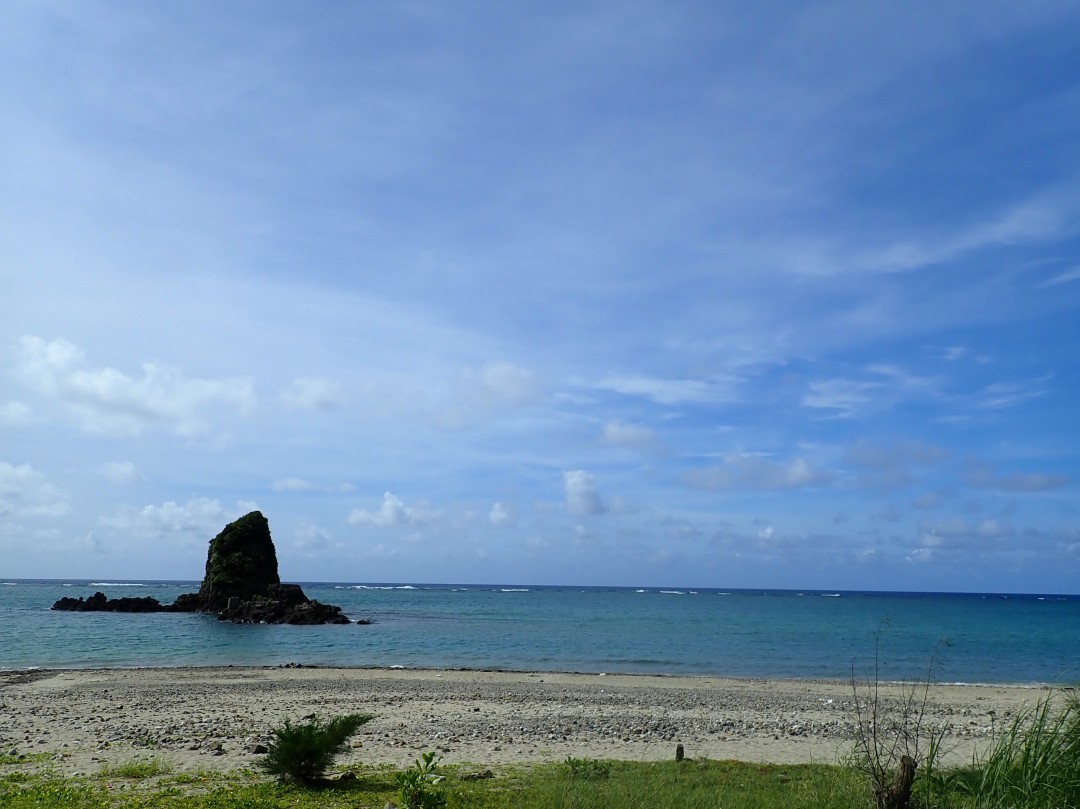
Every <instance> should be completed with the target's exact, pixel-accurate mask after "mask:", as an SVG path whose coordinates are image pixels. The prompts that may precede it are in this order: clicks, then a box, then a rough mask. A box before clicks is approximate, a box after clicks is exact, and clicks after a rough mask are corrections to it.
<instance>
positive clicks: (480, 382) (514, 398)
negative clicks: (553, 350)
mask: <svg viewBox="0 0 1080 809" xmlns="http://www.w3.org/2000/svg"><path fill="white" fill-rule="evenodd" d="M462 382H463V383H464V386H465V389H466V392H467V394H466V395H467V396H469V395H475V396H478V397H481V398H484V399H489V400H493V401H499V402H506V403H508V404H523V403H525V402H528V401H529V400H531V399H532V398H533V397H534V396H535V394H536V379H535V377H534V376H533V373H532V372H531V371H529V370H526V369H525V368H521V367H519V366H517V365H514V364H513V363H511V362H489V363H486V364H484V365H482V366H481V367H480V368H476V369H474V368H469V369H466V370H465V371H464V372H462Z"/></svg>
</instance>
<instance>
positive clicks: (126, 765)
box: [98, 758, 172, 781]
mask: <svg viewBox="0 0 1080 809" xmlns="http://www.w3.org/2000/svg"><path fill="white" fill-rule="evenodd" d="M171 772H172V767H171V766H170V765H169V764H168V763H167V762H165V761H162V760H161V759H159V758H146V759H138V758H133V759H130V760H129V761H123V762H121V763H119V764H106V765H105V766H104V767H102V768H101V770H100V771H99V772H98V778H123V779H127V780H132V781H140V780H143V779H146V778H156V777H157V776H159V775H168V774H169V773H171Z"/></svg>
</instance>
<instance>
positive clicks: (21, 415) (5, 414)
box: [0, 402, 34, 427]
mask: <svg viewBox="0 0 1080 809" xmlns="http://www.w3.org/2000/svg"><path fill="white" fill-rule="evenodd" d="M33 419H34V414H33V412H32V411H31V410H30V407H29V406H28V405H25V404H23V403H22V402H7V403H5V404H3V405H0V424H6V425H8V426H11V427H19V426H21V425H23V424H29V423H30V422H31V421H33Z"/></svg>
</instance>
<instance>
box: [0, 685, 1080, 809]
mask: <svg viewBox="0 0 1080 809" xmlns="http://www.w3.org/2000/svg"><path fill="white" fill-rule="evenodd" d="M425 761H427V758H426V757H425ZM430 763H431V766H430V767H428V768H426V769H425V768H424V767H421V766H420V763H419V762H418V764H417V765H415V767H414V769H418V772H422V773H427V774H428V775H430V774H432V773H433V772H434V769H435V765H436V764H437V759H436V758H435V757H434V754H432V759H431V762H430ZM478 769H479V768H476V767H471V768H470V767H465V766H460V765H459V766H447V767H439V768H438V772H439V775H440V776H443V775H445V776H446V777H445V780H442V781H440V782H438V784H437V786H438V788H439V789H438V800H437V802H436V803H431V804H430V805H433V806H434V805H438V806H443V805H445V806H446V807H447V809H464V807H470V808H471V809H496V808H499V809H501V807H505V806H514V807H517V809H561V808H562V807H565V809H570V807H574V809H631V807H640V806H648V807H650V809H669V808H670V809H675V808H676V807H678V809H706V808H708V809H714V807H741V808H742V809H781V807H782V808H783V809H857V808H858V807H871V806H872V805H873V803H874V795H873V790H872V785H871V784H870V783H869V782H868V781H867V779H866V778H865V774H864V773H863V772H861V771H860V770H859V768H857V767H854V766H850V765H844V764H837V765H823V764H802V765H783V766H780V765H759V764H749V763H742V762H735V761H709V760H687V761H683V762H675V761H664V762H627V761H597V760H593V759H579V758H567V759H566V760H565V761H561V762H552V763H548V764H538V765H518V766H515V767H503V768H500V769H498V770H497V771H496V772H495V774H494V777H492V778H484V779H479V780H471V779H469V778H466V776H467V775H469V774H470V773H474V772H476V771H477V770H478ZM348 772H349V774H350V775H351V776H353V777H351V778H350V779H349V780H334V781H322V782H317V783H314V784H307V785H305V784H302V783H297V782H292V781H289V782H281V781H272V780H269V779H267V778H266V777H265V776H262V777H259V776H257V775H256V774H254V773H252V772H251V771H237V772H231V773H223V774H218V773H209V772H203V773H197V772H196V773H179V774H173V775H170V774H169V772H168V768H167V767H166V766H165V765H164V764H163V763H162V762H159V761H156V760H155V759H150V760H148V761H139V760H135V761H130V762H126V763H124V764H119V765H115V766H113V767H111V768H108V769H107V770H103V771H102V772H101V773H100V774H99V775H97V776H94V777H70V778H65V777H61V776H59V775H57V774H56V773H55V772H52V771H50V770H44V771H37V770H33V769H28V768H21V767H6V768H4V770H0V807H3V809H148V808H149V807H155V808H156V807H162V808H163V809H264V808H265V809H277V808H278V807H284V806H289V807H294V808H295V809H346V808H347V809H364V808H365V807H375V808H376V809H381V807H383V806H385V805H386V803H387V802H391V801H392V802H395V803H396V802H398V800H399V795H400V794H401V792H400V790H401V786H402V778H401V776H402V773H399V772H397V771H396V770H394V769H393V768H390V767H360V766H354V767H350V768H349V769H348ZM406 772H408V771H406ZM432 785H433V786H434V785H435V784H434V782H432ZM444 798H445V804H443V799H444ZM420 805H424V804H423V803H421V804H420ZM911 806H912V807H918V808H919V809H1069V807H1072V808H1073V809H1078V808H1080V698H1078V697H1077V695H1076V694H1075V693H1072V694H1065V695H1064V696H1060V695H1059V696H1057V697H1055V698H1052V699H1047V700H1044V701H1042V702H1039V703H1038V704H1037V705H1036V706H1035V707H1034V708H1033V709H1031V710H1030V711H1028V712H1026V713H1022V714H1021V715H1019V716H1017V717H1016V718H1015V719H1013V720H1012V722H1010V723H1009V724H1008V725H1006V726H1005V727H1004V728H1003V729H1002V730H1001V731H1000V733H999V735H998V736H997V737H996V739H995V741H994V744H993V745H992V747H991V750H990V752H989V753H988V754H987V755H986V757H985V758H984V759H983V760H980V761H976V762H974V763H973V764H972V765H971V766H969V767H964V768H959V769H948V770H936V771H934V772H933V773H932V774H931V777H928V778H920V779H919V780H918V781H917V782H916V790H915V793H914V796H913V800H912V803H911Z"/></svg>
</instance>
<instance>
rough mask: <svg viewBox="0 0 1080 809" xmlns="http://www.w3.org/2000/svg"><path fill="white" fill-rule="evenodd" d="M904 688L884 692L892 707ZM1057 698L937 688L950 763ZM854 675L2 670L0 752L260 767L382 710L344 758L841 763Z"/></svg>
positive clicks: (52, 762)
mask: <svg viewBox="0 0 1080 809" xmlns="http://www.w3.org/2000/svg"><path fill="white" fill-rule="evenodd" d="M904 688H905V684H897V683H884V682H882V683H880V690H881V694H882V696H883V698H884V699H885V700H887V701H891V700H897V699H900V698H902V696H903V693H904ZM1053 690H1054V689H1053V688H1052V687H1051V686H1045V685H1030V684H1029V685H1000V684H981V685H972V684H962V685H957V684H945V683H940V684H937V683H935V684H932V685H931V687H930V694H929V700H928V705H927V709H928V710H927V717H928V721H929V722H930V723H932V724H934V725H944V726H946V727H948V728H949V735H948V737H947V744H946V751H945V756H944V761H945V763H957V764H962V763H967V762H970V761H971V760H972V756H973V755H974V754H977V753H981V751H982V750H984V749H985V747H986V745H987V744H988V742H989V740H990V736H991V733H992V732H993V731H994V728H995V724H996V726H997V727H998V728H1000V727H1001V726H1002V725H1004V724H1006V723H1008V722H1009V721H1011V718H1012V717H1014V716H1016V715H1017V713H1018V712H1020V711H1023V710H1026V709H1030V708H1031V707H1033V706H1034V704H1035V703H1036V701H1037V700H1038V699H1041V698H1044V697H1045V696H1046V695H1048V694H1049V693H1051V692H1052V691H1053ZM852 701H853V693H852V687H851V684H850V683H849V682H843V681H835V680H832V681H825V680H801V679H764V678H735V677H717V676H707V675H702V676H697V675H695V676H690V677H687V676H681V675H656V674H613V673H605V674H591V673H572V672H547V671H535V672H524V671H495V670H475V669H407V668H360V667H356V668H341V667H322V666H308V665H283V666H208V667H199V666H182V667H168V668H157V667H155V668H126V669H117V668H97V669H23V670H20V671H14V670H9V671H6V672H0V704H2V705H3V708H4V710H3V711H2V712H0V753H10V752H11V751H12V750H15V751H16V754H35V753H44V754H47V756H46V757H45V758H47V761H44V762H42V765H43V766H49V767H52V768H55V769H57V770H58V771H60V772H63V773H66V774H73V773H83V774H91V773H94V772H97V771H99V770H100V769H101V768H102V767H104V766H108V765H112V766H115V765H116V764H119V763H123V762H126V761H131V760H132V759H136V758H138V759H140V760H145V759H148V758H155V759H158V760H160V761H163V762H164V763H166V764H168V765H169V766H170V767H172V768H173V769H174V770H180V771H183V770H196V769H215V770H229V769H239V768H252V767H255V766H256V765H257V762H258V760H259V755H258V754H257V753H253V752H252V750H254V749H255V745H257V744H263V745H265V744H267V743H268V742H269V741H270V740H272V732H271V728H272V727H274V726H276V725H279V724H280V723H281V722H283V721H284V720H285V719H290V720H293V721H298V720H301V719H303V718H305V717H308V716H310V715H312V714H315V715H318V716H320V717H322V718H327V717H330V716H334V715H338V714H343V713H350V712H358V713H370V714H374V715H375V719H374V720H372V721H371V722H370V723H368V724H367V725H364V726H363V727H362V728H361V729H360V732H359V733H357V735H356V736H355V737H354V739H353V747H351V748H350V749H349V750H348V752H347V753H346V754H344V755H343V756H341V757H340V758H339V764H340V765H348V764H353V763H361V762H362V763H364V764H376V765H377V764H388V765H391V766H395V767H405V766H408V765H409V764H411V763H412V762H413V760H414V759H416V758H417V757H418V756H419V755H420V754H421V753H424V752H427V751H430V750H435V751H437V752H438V753H439V755H440V756H442V759H443V762H444V763H446V764H464V763H468V764H474V765H479V766H495V765H501V764H516V763H528V762H545V761H561V760H564V759H565V758H566V757H567V756H573V757H575V758H609V759H624V760H639V761H658V760H665V759H669V758H672V757H674V753H675V746H676V745H677V744H682V745H684V748H685V751H686V755H687V756H688V757H690V758H710V759H738V760H742V761H752V762H762V763H807V762H817V763H835V762H836V761H838V760H839V759H840V758H841V757H843V756H844V755H845V754H846V753H847V752H848V751H849V750H850V749H851V746H852V738H853V737H852V732H853V728H854V715H853V711H852Z"/></svg>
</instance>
